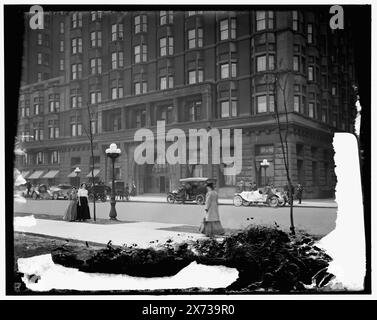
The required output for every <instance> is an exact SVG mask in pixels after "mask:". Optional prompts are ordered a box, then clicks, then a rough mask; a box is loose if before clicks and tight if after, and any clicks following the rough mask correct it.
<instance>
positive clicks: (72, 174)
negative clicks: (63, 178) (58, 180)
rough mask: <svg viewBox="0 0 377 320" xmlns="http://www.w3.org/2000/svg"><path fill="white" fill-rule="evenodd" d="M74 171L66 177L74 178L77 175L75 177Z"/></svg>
mask: <svg viewBox="0 0 377 320" xmlns="http://www.w3.org/2000/svg"><path fill="white" fill-rule="evenodd" d="M75 170H76V169H75ZM75 170H73V171H72V172H71V173H70V174H69V175H68V176H67V177H68V178H76V177H77V175H76V172H75Z"/></svg>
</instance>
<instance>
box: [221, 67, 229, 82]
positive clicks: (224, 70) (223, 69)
mask: <svg viewBox="0 0 377 320" xmlns="http://www.w3.org/2000/svg"><path fill="white" fill-rule="evenodd" d="M220 69H221V79H227V78H229V64H228V63H224V64H222V65H221V66H220Z"/></svg>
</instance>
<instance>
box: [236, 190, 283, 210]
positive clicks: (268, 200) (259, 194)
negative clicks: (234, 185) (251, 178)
mask: <svg viewBox="0 0 377 320" xmlns="http://www.w3.org/2000/svg"><path fill="white" fill-rule="evenodd" d="M280 198H281V196H280V194H277V193H272V192H264V191H262V190H256V191H242V192H240V193H236V194H235V195H234V198H233V204H234V205H235V206H236V207H239V206H242V205H243V206H250V205H267V206H269V207H273V208H276V207H277V206H279V202H280V206H282V199H280ZM284 205H285V203H284Z"/></svg>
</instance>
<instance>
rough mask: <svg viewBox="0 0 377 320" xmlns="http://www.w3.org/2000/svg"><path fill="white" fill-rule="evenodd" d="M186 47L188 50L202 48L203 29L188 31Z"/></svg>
mask: <svg viewBox="0 0 377 320" xmlns="http://www.w3.org/2000/svg"><path fill="white" fill-rule="evenodd" d="M188 47H189V49H193V48H196V47H198V48H201V47H203V29H202V28H198V29H191V30H188Z"/></svg>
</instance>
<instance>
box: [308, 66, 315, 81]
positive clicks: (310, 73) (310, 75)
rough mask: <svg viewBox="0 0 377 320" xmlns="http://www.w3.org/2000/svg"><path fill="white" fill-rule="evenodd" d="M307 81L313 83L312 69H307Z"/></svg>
mask: <svg viewBox="0 0 377 320" xmlns="http://www.w3.org/2000/svg"><path fill="white" fill-rule="evenodd" d="M308 80H309V81H314V70H313V67H308Z"/></svg>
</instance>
